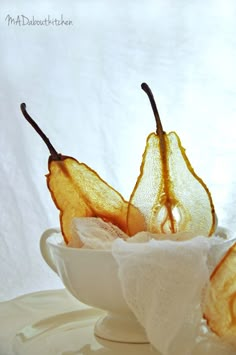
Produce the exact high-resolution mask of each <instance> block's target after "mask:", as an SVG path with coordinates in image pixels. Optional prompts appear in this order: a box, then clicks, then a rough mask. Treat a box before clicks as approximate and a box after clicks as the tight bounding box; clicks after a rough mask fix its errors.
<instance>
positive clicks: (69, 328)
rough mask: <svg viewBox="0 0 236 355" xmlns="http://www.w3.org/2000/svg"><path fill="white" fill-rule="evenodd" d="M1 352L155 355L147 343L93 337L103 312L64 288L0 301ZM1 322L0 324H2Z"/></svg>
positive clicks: (16, 353) (23, 353) (62, 354)
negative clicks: (96, 323) (0, 320)
mask: <svg viewBox="0 0 236 355" xmlns="http://www.w3.org/2000/svg"><path fill="white" fill-rule="evenodd" d="M0 314H1V318H2V316H3V322H4V327H2V329H1V332H0V333H1V335H0V354H4V355H13V354H14V355H33V354H34V355H39V354H40V355H42V354H43V355H75V354H83V355H92V354H94V355H95V354H96V355H103V354H106V355H125V354H134V355H146V354H147V355H148V354H151V355H158V354H159V353H158V352H157V351H155V350H154V349H153V348H152V347H151V346H150V345H148V344H122V343H115V342H110V341H106V340H102V339H99V338H97V337H95V336H94V324H95V322H96V321H97V319H98V318H99V317H100V316H101V315H102V314H104V312H102V311H100V310H97V309H94V308H90V307H88V306H86V305H84V304H82V303H80V302H78V301H77V300H76V299H74V298H73V297H72V296H71V295H69V294H68V293H67V292H66V291H65V290H57V291H54V290H53V291H44V292H37V293H33V294H29V295H25V296H22V297H19V298H16V299H15V300H12V301H9V302H4V303H2V304H0ZM1 324H3V323H1Z"/></svg>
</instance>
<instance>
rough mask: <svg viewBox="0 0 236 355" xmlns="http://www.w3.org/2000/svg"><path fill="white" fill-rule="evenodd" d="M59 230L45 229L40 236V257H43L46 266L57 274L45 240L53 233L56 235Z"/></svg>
mask: <svg viewBox="0 0 236 355" xmlns="http://www.w3.org/2000/svg"><path fill="white" fill-rule="evenodd" d="M58 232H59V229H58V228H57V229H56V228H50V229H47V230H46V231H45V232H44V233H43V234H42V236H41V238H40V251H41V255H42V257H43V259H44V260H45V261H46V263H47V264H48V266H49V267H50V268H51V269H52V270H53V271H55V272H56V273H57V274H58V272H57V268H56V265H55V263H54V260H53V257H52V255H51V253H50V250H49V246H48V243H47V239H48V238H49V237H50V236H51V235H52V234H53V233H58Z"/></svg>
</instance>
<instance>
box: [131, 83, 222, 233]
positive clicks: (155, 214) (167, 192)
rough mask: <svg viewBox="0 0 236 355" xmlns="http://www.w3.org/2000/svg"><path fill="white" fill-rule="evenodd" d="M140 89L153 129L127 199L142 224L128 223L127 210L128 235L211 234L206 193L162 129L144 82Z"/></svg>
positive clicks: (209, 202)
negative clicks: (150, 110) (149, 107)
mask: <svg viewBox="0 0 236 355" xmlns="http://www.w3.org/2000/svg"><path fill="white" fill-rule="evenodd" d="M142 88H143V90H144V91H145V92H146V93H147V94H148V96H149V99H150V102H151V105H152V108H153V112H154V115H155V118H156V124H157V130H156V133H151V134H150V135H149V136H148V138H147V142H146V147H145V151H144V154H143V160H142V164H141V169H140V175H139V177H138V180H137V182H136V185H135V187H134V190H133V192H132V194H131V198H130V205H132V206H135V207H136V208H137V209H139V210H140V212H141V213H142V215H143V217H144V221H145V222H144V224H143V225H142V226H141V225H140V224H138V225H136V224H134V223H132V215H131V213H130V211H128V229H129V234H130V235H133V234H136V233H137V232H139V231H141V230H147V231H149V232H152V233H177V232H190V233H192V234H193V235H205V236H208V235H211V234H212V233H213V231H214V229H215V223H216V221H215V211H214V206H213V202H212V198H211V195H210V192H209V190H208V188H207V186H206V185H205V184H204V182H203V181H202V180H201V179H200V178H199V177H198V176H197V175H196V174H195V172H194V170H193V168H192V167H191V165H190V162H189V160H188V158H187V156H186V154H185V150H184V148H183V147H182V145H181V142H180V139H179V137H178V136H177V134H176V133H175V132H170V133H169V134H166V133H165V132H164V131H163V129H162V125H161V121H160V118H159V114H158V111H157V108H156V104H155V101H154V98H153V95H152V93H151V90H150V89H149V87H148V86H147V84H142ZM140 227H141V229H140Z"/></svg>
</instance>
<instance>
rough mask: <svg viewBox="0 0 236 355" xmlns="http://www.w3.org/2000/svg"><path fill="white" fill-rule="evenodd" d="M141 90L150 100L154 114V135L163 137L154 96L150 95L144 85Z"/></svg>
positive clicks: (144, 84) (148, 88) (147, 87)
mask: <svg viewBox="0 0 236 355" xmlns="http://www.w3.org/2000/svg"><path fill="white" fill-rule="evenodd" d="M141 88H142V89H143V91H145V92H146V94H147V96H148V98H149V100H150V103H151V106H152V111H153V113H154V117H155V120H156V134H158V135H163V133H164V131H163V128H162V124H161V119H160V116H159V113H158V110H157V106H156V102H155V99H154V96H153V94H152V91H151V89H150V87H149V86H148V85H147V84H146V83H142V85H141Z"/></svg>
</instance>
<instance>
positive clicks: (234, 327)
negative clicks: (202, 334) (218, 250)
mask: <svg viewBox="0 0 236 355" xmlns="http://www.w3.org/2000/svg"><path fill="white" fill-rule="evenodd" d="M203 308H204V309H203V311H204V317H205V319H206V320H207V323H208V325H209V327H210V328H211V330H212V331H213V332H215V333H216V334H217V335H219V336H221V337H225V338H227V340H229V341H231V340H233V338H234V344H235V343H236V340H235V339H236V338H235V337H236V243H235V244H233V246H232V247H231V248H230V249H229V250H228V252H227V253H226V255H225V256H224V257H223V259H222V260H221V261H220V262H219V264H218V265H217V266H216V268H215V270H214V271H213V273H212V274H211V279H210V283H209V286H208V288H207V290H206V294H205V302H204V307H203Z"/></svg>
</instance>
